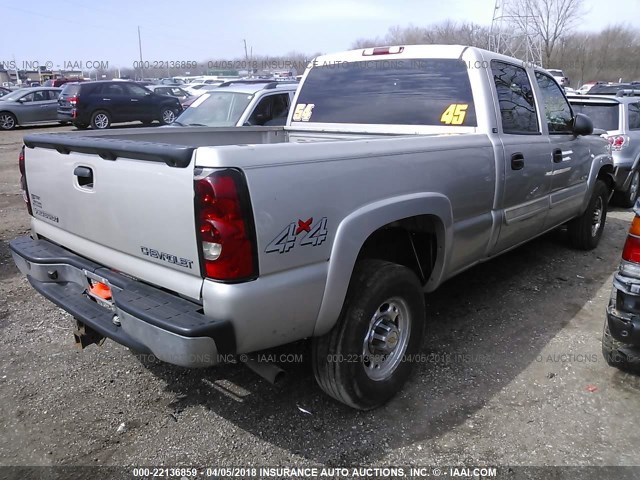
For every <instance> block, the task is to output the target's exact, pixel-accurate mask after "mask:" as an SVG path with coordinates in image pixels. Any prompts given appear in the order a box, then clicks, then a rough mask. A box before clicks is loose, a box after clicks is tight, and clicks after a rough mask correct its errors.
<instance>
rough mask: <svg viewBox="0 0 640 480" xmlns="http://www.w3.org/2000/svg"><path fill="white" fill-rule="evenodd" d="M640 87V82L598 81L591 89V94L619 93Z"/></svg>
mask: <svg viewBox="0 0 640 480" xmlns="http://www.w3.org/2000/svg"><path fill="white" fill-rule="evenodd" d="M633 89H640V83H636V82H631V83H598V84H596V85H594V86H593V87H591V88H590V89H589V95H617V94H618V92H619V91H621V90H633Z"/></svg>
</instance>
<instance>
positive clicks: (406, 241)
mask: <svg viewBox="0 0 640 480" xmlns="http://www.w3.org/2000/svg"><path fill="white" fill-rule="evenodd" d="M440 223H441V222H440V220H439V219H438V218H437V217H434V216H432V215H418V216H415V217H408V218H404V219H402V220H398V221H395V222H392V223H389V224H387V225H384V226H383V227H380V228H379V229H377V230H376V231H375V232H373V233H372V234H371V235H369V237H368V238H367V240H366V241H365V243H364V245H363V246H362V248H361V249H360V252H359V254H358V260H360V259H362V258H377V259H380V260H386V261H389V262H393V263H397V264H399V265H404V266H405V267H408V268H410V269H411V270H412V271H413V272H414V273H415V274H416V275H417V276H418V278H419V279H420V282H421V283H422V284H423V285H424V284H425V283H426V282H427V280H428V279H429V277H430V276H431V272H432V270H433V267H434V265H435V262H436V257H437V253H438V237H437V230H438V228H439V225H440Z"/></svg>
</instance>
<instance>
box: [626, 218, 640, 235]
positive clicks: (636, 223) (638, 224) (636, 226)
mask: <svg viewBox="0 0 640 480" xmlns="http://www.w3.org/2000/svg"><path fill="white" fill-rule="evenodd" d="M629 233H630V234H631V235H637V236H638V237H640V217H638V216H637V215H636V216H635V217H633V222H631V227H630V228H629Z"/></svg>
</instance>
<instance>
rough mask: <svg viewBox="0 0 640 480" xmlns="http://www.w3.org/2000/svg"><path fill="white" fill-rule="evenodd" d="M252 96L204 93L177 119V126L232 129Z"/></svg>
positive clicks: (229, 93)
mask: <svg viewBox="0 0 640 480" xmlns="http://www.w3.org/2000/svg"><path fill="white" fill-rule="evenodd" d="M252 98H253V95H251V94H248V93H234V92H221V91H215V92H211V93H205V94H203V95H201V96H200V97H198V99H197V100H196V101H195V102H193V103H192V104H191V106H190V107H189V108H187V109H186V110H185V111H184V112H182V115H180V116H179V117H178V119H177V123H178V124H179V125H183V126H188V125H200V126H206V127H233V126H235V125H236V124H237V123H238V120H240V117H241V116H242V113H243V112H244V111H245V109H246V108H247V105H249V102H251V99H252Z"/></svg>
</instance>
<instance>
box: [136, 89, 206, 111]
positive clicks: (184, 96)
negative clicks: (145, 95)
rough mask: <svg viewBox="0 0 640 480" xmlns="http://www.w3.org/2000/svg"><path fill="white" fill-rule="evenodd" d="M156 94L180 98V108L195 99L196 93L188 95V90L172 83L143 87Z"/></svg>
mask: <svg viewBox="0 0 640 480" xmlns="http://www.w3.org/2000/svg"><path fill="white" fill-rule="evenodd" d="M145 88H146V89H147V90H150V91H152V92H154V93H157V94H158V95H169V96H171V97H176V98H177V99H178V100H180V104H181V105H182V108H187V106H189V105H190V104H191V103H192V102H193V101H194V100H195V99H196V95H190V94H189V92H187V91H186V90H184V89H182V88H181V87H176V86H173V85H147V86H146V87H145Z"/></svg>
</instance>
